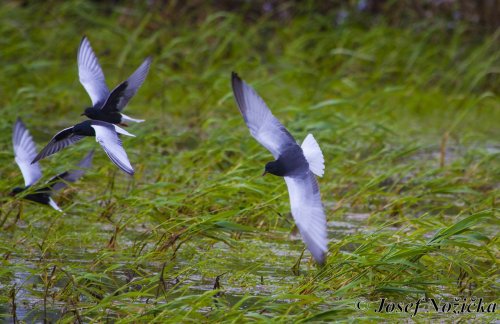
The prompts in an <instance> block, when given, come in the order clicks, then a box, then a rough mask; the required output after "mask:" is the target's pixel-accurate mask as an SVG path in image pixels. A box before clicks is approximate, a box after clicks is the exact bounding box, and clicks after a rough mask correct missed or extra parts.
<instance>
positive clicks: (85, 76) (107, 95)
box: [77, 36, 151, 126]
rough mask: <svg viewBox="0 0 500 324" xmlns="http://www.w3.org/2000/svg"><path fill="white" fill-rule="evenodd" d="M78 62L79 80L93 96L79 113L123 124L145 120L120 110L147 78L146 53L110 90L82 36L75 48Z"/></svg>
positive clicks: (86, 41)
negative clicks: (137, 64) (89, 102)
mask: <svg viewBox="0 0 500 324" xmlns="http://www.w3.org/2000/svg"><path fill="white" fill-rule="evenodd" d="M77 62H78V76H79V79H80V83H81V84H82V85H83V87H84V88H85V90H86V91H87V93H88V94H89V96H90V99H91V100H92V107H88V108H86V109H85V111H84V113H83V114H82V116H83V115H85V116H87V117H88V118H90V119H95V120H102V121H105V122H108V123H112V124H121V125H123V126H127V124H126V123H127V122H136V123H140V122H143V121H144V120H143V119H135V118H131V117H129V116H127V115H125V114H123V113H122V111H123V109H124V108H125V106H126V105H127V103H128V102H129V101H130V99H132V97H133V96H134V95H135V93H136V92H137V90H138V89H139V87H140V86H141V85H142V83H143V82H144V80H145V79H146V76H147V75H148V71H149V66H150V64H151V57H147V58H146V59H145V60H144V62H142V64H141V65H140V66H139V67H138V68H137V70H135V72H134V73H132V75H131V76H130V77H129V78H128V79H127V80H125V81H123V82H122V83H120V84H119V85H118V86H117V87H116V88H115V89H113V91H111V92H109V89H108V86H107V85H106V80H105V78H104V73H103V72H102V69H101V66H100V65H99V61H98V60H97V57H96V55H95V53H94V51H93V50H92V47H91V46H90V42H89V40H88V39H87V37H85V36H84V37H83V38H82V41H81V42H80V47H79V48H78V55H77Z"/></svg>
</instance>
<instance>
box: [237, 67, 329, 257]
mask: <svg viewBox="0 0 500 324" xmlns="http://www.w3.org/2000/svg"><path fill="white" fill-rule="evenodd" d="M232 86H233V93H234V96H235V98H236V103H237V104H238V108H239V109H240V112H241V114H242V115H243V119H244V120H245V123H246V124H247V126H248V128H249V129H250V134H252V136H253V137H254V138H255V139H256V140H257V141H258V142H259V143H260V144H261V145H262V146H264V147H265V148H267V149H268V150H269V151H270V152H271V153H272V155H273V156H274V158H275V159H276V160H275V161H272V162H269V163H267V164H266V166H265V170H264V174H263V175H265V174H266V173H271V174H274V175H277V176H280V177H284V179H285V182H286V184H287V187H288V193H289V195H290V205H291V209H292V215H293V218H294V220H295V223H296V224H297V227H298V228H299V231H300V234H301V235H302V239H303V240H304V242H305V243H306V245H307V248H308V249H309V251H310V252H311V254H312V255H313V257H314V259H315V260H316V262H318V263H319V264H323V263H324V262H325V256H326V252H327V250H328V248H327V244H328V239H327V232H326V217H325V213H324V211H323V205H322V203H321V197H320V192H319V187H318V183H317V181H316V177H315V176H314V175H317V176H323V173H324V169H325V166H324V159H323V153H322V152H321V149H320V148H319V145H318V143H317V142H316V140H315V139H314V137H313V136H312V135H311V134H309V135H307V137H306V138H305V140H304V142H303V143H302V146H299V145H298V144H297V142H296V141H295V139H294V138H293V136H292V135H291V134H290V133H289V132H288V130H287V129H286V128H285V127H284V126H283V125H282V124H281V123H280V122H279V121H278V120H277V119H276V118H275V117H274V116H273V114H272V113H271V111H270V110H269V108H268V107H267V106H266V104H265V102H264V101H263V100H262V98H261V97H259V95H258V94H257V93H256V92H255V90H254V89H252V88H251V87H250V86H249V85H248V84H246V83H245V82H244V81H243V80H241V79H240V78H239V77H238V75H237V74H236V73H234V72H233V73H232Z"/></svg>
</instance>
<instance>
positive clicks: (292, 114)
mask: <svg viewBox="0 0 500 324" xmlns="http://www.w3.org/2000/svg"><path fill="white" fill-rule="evenodd" d="M55 4H56V5H55ZM153 9H155V10H151V9H149V10H148V8H147V6H146V5H145V4H143V5H140V6H137V7H130V6H128V5H124V4H116V6H115V7H109V6H103V5H99V4H97V3H92V2H87V1H68V2H64V3H58V2H51V5H48V6H47V5H43V4H36V3H34V4H29V5H26V6H21V5H19V3H17V2H6V3H4V4H3V5H1V6H0V20H1V21H2V24H1V25H0V29H1V34H2V35H3V37H2V38H1V39H0V48H1V50H0V60H1V62H2V67H1V69H2V73H1V74H0V79H1V80H0V93H2V94H3V95H2V96H1V98H0V104H1V107H2V112H3V118H2V119H1V120H0V129H1V133H2V134H3V135H2V137H1V138H0V149H1V152H0V159H1V161H2V163H1V170H2V171H1V174H2V177H1V179H0V188H1V192H3V193H5V195H6V194H7V193H8V192H9V191H10V189H11V188H12V187H13V186H15V185H19V184H21V183H22V176H21V173H20V172H19V170H18V168H17V166H16V165H15V163H14V160H13V152H12V146H11V145H12V144H11V128H12V124H13V123H14V120H15V118H16V117H18V116H20V117H22V118H23V120H24V121H25V123H26V124H27V126H28V128H29V129H30V131H31V133H32V134H33V136H34V138H35V141H36V142H37V143H38V145H39V147H42V145H43V144H44V143H46V142H47V141H48V140H49V139H50V137H51V136H52V135H53V134H54V133H55V132H56V131H57V130H59V129H61V128H63V127H68V126H69V125H72V124H74V123H75V122H77V121H80V120H81V119H79V117H78V115H79V114H80V113H81V110H82V109H83V107H85V106H86V105H87V104H88V103H89V99H88V97H87V95H86V93H85V91H84V90H83V88H82V87H81V85H80V84H79V83H78V78H77V67H76V59H75V58H76V50H77V47H78V44H79V42H80V39H81V37H82V35H87V36H88V37H89V39H90V41H91V43H92V46H93V48H94V50H95V51H96V53H97V55H98V57H99V59H100V63H101V65H102V67H103V70H104V73H105V74H106V76H107V82H108V85H109V86H111V87H113V86H114V85H115V84H117V83H118V82H120V81H121V80H123V79H125V78H126V77H127V76H128V75H129V74H130V73H131V72H132V71H133V70H134V69H135V68H136V67H137V66H138V65H139V64H140V62H142V60H143V59H144V57H146V56H148V55H153V57H154V62H153V66H152V69H151V71H150V74H149V76H148V78H147V80H146V82H145V84H144V85H143V87H142V88H141V89H140V90H139V92H138V93H137V95H136V96H135V98H134V99H133V100H132V101H131V103H130V105H129V107H128V108H127V112H128V113H127V114H130V115H131V116H133V117H137V118H144V119H146V122H145V123H143V124H140V125H136V126H133V127H130V129H129V130H130V131H131V132H132V133H134V134H136V135H137V138H134V139H126V141H125V142H124V145H125V147H126V150H127V152H128V154H129V157H130V160H131V162H132V164H133V165H134V167H135V168H136V170H137V173H136V175H135V177H134V178H133V179H131V178H129V177H127V176H125V175H124V174H122V173H120V172H119V171H117V170H116V168H115V166H114V165H112V164H111V163H110V161H109V160H108V158H107V157H106V156H105V154H104V153H103V152H100V151H99V152H100V153H98V154H96V158H95V162H94V167H93V169H92V170H91V171H90V172H88V174H87V175H86V176H85V178H84V179H83V180H82V181H80V182H79V183H77V184H75V185H74V186H72V187H71V188H70V189H68V190H66V191H64V192H63V193H62V194H61V195H58V196H57V197H56V198H57V199H56V200H57V201H58V202H59V203H60V204H61V206H63V209H64V210H65V211H66V214H65V215H61V214H58V213H55V212H53V211H51V210H49V209H47V208H42V207H39V206H37V205H32V204H27V203H25V204H24V205H25V206H24V212H23V215H22V216H21V218H22V221H21V223H19V224H18V225H17V226H15V227H13V228H10V229H8V230H3V231H2V232H1V234H0V240H1V243H2V244H0V253H1V255H2V256H3V258H2V259H3V260H2V261H1V262H2V267H0V292H1V294H0V295H1V296H2V297H0V301H1V302H2V303H0V304H4V305H5V306H0V313H2V316H3V318H11V314H10V313H9V312H10V310H11V306H10V304H9V303H11V300H12V299H11V297H9V296H11V295H10V292H11V291H14V292H16V296H17V300H18V301H22V300H23V299H24V301H25V302H26V303H27V304H28V305H29V307H28V308H29V309H32V312H31V313H30V314H28V315H26V316H25V317H24V319H25V320H27V321H30V320H41V319H43V318H44V316H45V315H44V313H43V312H42V310H43V309H44V306H43V302H42V301H43V300H44V296H45V300H46V305H48V306H46V308H48V309H49V312H48V315H46V316H47V317H50V318H53V319H61V320H62V322H74V321H95V322H99V321H106V320H109V319H113V320H116V321H118V322H137V321H140V322H146V321H156V322H162V321H166V320H169V321H172V322H179V321H195V320H202V321H207V320H208V321H223V320H225V321H242V320H255V321H265V320H270V319H273V320H275V321H277V322H281V321H308V320H325V321H326V320H350V319H353V318H359V319H364V320H367V321H375V320H385V321H388V320H394V319H397V320H401V319H407V318H408V314H380V313H376V312H374V309H375V308H376V305H378V303H379V300H380V298H382V297H386V298H392V299H394V300H397V301H415V300H416V299H417V298H421V297H438V298H445V299H446V298H448V299H450V298H452V297H450V296H480V297H484V298H485V299H487V300H488V301H495V300H496V301H498V294H497V291H498V261H497V259H498V253H499V252H498V237H497V234H498V208H497V201H498V194H499V186H498V184H499V180H500V165H499V162H498V161H499V159H498V157H499V152H500V151H499V149H500V143H499V142H498V138H499V135H500V131H499V127H498V122H499V120H500V109H499V108H500V106H499V104H498V103H499V100H498V89H499V83H500V82H499V79H498V72H499V58H500V57H499V56H500V51H499V47H498V44H499V37H500V34H499V33H498V32H497V33H493V34H488V35H471V33H470V31H469V29H468V26H466V25H463V26H461V25H458V26H456V28H454V29H452V30H449V29H444V28H443V26H442V24H440V23H436V24H435V25H434V24H429V25H428V26H425V28H421V26H419V27H418V28H411V27H405V28H397V27H391V26H389V25H387V24H385V23H384V22H380V23H378V24H376V25H374V26H372V27H370V28H366V27H362V26H360V25H358V24H354V23H350V22H349V21H347V22H345V23H344V24H342V25H338V24H336V23H334V19H333V17H332V16H329V15H318V14H314V13H307V12H306V13H304V14H303V15H297V16H294V17H293V18H291V19H285V20H281V19H277V18H276V17H274V16H272V15H263V16H260V17H253V18H251V19H249V18H248V17H247V18H245V17H244V16H243V15H239V14H237V13H235V12H224V11H217V12H213V11H211V10H210V7H208V6H207V8H200V9H199V10H201V11H202V10H204V9H206V10H207V14H206V15H204V16H201V15H199V13H200V12H199V11H196V12H193V13H192V16H191V15H190V13H189V11H182V12H181V13H180V14H182V15H181V16H176V14H175V12H173V11H172V10H170V8H169V7H168V5H166V7H165V8H162V9H161V10H159V9H158V10H157V8H153ZM201 17H202V18H201ZM231 71H236V72H238V73H239V74H240V75H241V76H242V77H243V78H244V79H245V80H246V81H248V82H249V83H251V84H252V85H253V86H254V87H255V88H256V90H257V91H258V92H259V93H260V95H261V96H262V97H263V98H264V100H265V101H266V102H267V103H268V105H269V107H270V108H271V109H272V110H273V112H274V114H275V116H276V117H277V118H278V119H280V120H281V121H282V122H283V123H284V124H285V125H286V126H287V127H288V129H289V130H290V131H291V133H292V134H293V135H294V136H296V138H297V140H298V141H302V140H303V138H305V136H306V135H307V134H308V133H309V132H312V133H314V135H315V137H316V138H317V140H318V142H319V143H320V145H321V147H322V149H323V153H324V155H325V160H326V170H325V171H326V172H325V177H324V178H321V179H320V180H319V182H320V187H321V191H322V197H323V201H324V204H325V207H326V213H327V217H328V220H329V221H330V222H331V223H330V224H331V226H330V230H331V243H330V252H329V258H328V263H327V265H326V266H325V267H324V268H321V269H320V268H316V266H314V264H313V263H312V262H311V261H310V257H309V254H308V252H306V253H305V255H304V258H303V262H302V264H301V266H300V270H301V271H300V274H299V275H298V276H295V275H293V273H292V270H291V268H292V266H293V265H294V263H295V261H296V259H297V258H299V256H300V253H301V252H302V249H303V244H302V242H301V241H300V240H290V239H289V237H288V236H289V235H288V234H289V233H290V232H292V228H293V225H292V224H293V222H292V221H291V218H290V216H289V202H288V195H287V193H286V187H285V185H284V183H283V181H282V180H281V179H278V178H273V177H271V178H267V177H266V178H261V177H260V174H261V172H262V168H263V165H264V163H265V162H267V161H269V160H270V159H271V155H270V154H269V153H268V152H267V151H265V149H263V148H262V147H261V146H260V145H259V144H258V143H256V142H255V141H254V140H253V139H252V138H251V137H250V136H249V133H248V130H247V128H246V126H245V124H244V122H243V120H242V118H241V116H240V115H239V113H238V110H237V108H236V106H235V103H234V100H233V98H232V93H231V89H230V84H229V78H230V72H231ZM95 145H96V144H94V143H93V141H92V140H91V139H87V140H85V141H82V143H80V144H79V145H77V146H74V147H72V148H68V149H65V150H64V151H63V152H61V153H59V154H58V155H55V156H53V157H51V158H49V159H46V160H44V161H43V163H42V168H43V170H44V172H45V173H44V176H45V178H46V179H48V178H49V177H51V176H52V175H53V174H55V173H56V172H59V171H62V170H65V169H67V168H70V167H71V166H72V165H73V164H74V163H76V162H77V161H79V160H80V159H81V157H82V156H83V155H84V154H85V152H86V151H87V149H88V148H89V147H91V146H95ZM15 203H16V202H15V201H13V200H10V199H9V200H8V199H7V198H4V199H3V205H2V216H1V217H2V219H3V218H4V217H5V216H7V217H8V218H7V221H6V224H9V223H12V222H13V220H14V218H15V214H16V212H17V209H15V207H16V206H15ZM10 209H13V211H12V212H11V214H8V212H9V210H10ZM356 216H361V217H359V219H358V218H356ZM344 223H347V224H351V226H354V229H353V230H352V231H351V232H349V231H342V230H338V227H339V226H340V225H339V224H344ZM347 229H348V230H349V229H351V227H348V228H347ZM337 230H338V231H337ZM217 276H220V277H219V283H220V286H219V288H218V289H213V287H214V285H215V282H216V278H217ZM21 278H22V280H21ZM358 301H362V302H363V304H364V305H367V306H366V308H363V309H362V310H358V309H357V308H356V303H357V302H358ZM19 305H21V304H19ZM18 307H20V306H18ZM439 315H441V314H438V315H437V316H438V317H437V318H440V319H443V318H445V317H444V316H446V315H442V316H443V317H439ZM51 316H52V317H51ZM433 316H434V317H433ZM435 316H436V314H433V313H428V314H426V313H422V314H419V315H418V317H417V319H419V318H420V319H424V318H425V319H430V318H435ZM454 316H455V317H451V319H452V320H471V319H474V318H475V317H476V316H477V314H473V313H472V314H458V315H454ZM487 316H494V315H492V314H489V315H486V316H485V317H483V318H482V319H484V320H491V319H493V318H494V317H487Z"/></svg>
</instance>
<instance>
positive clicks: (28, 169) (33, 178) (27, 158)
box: [10, 118, 94, 211]
mask: <svg viewBox="0 0 500 324" xmlns="http://www.w3.org/2000/svg"><path fill="white" fill-rule="evenodd" d="M12 142H13V146H14V154H15V160H16V163H17V165H18V166H19V169H21V173H22V174H23V178H24V187H15V188H14V189H13V190H12V191H11V193H10V195H11V196H16V195H18V194H19V193H21V192H23V191H26V190H27V191H28V193H27V194H26V195H24V196H23V197H22V198H23V199H27V200H31V201H34V202H37V203H40V204H44V205H49V206H51V207H52V208H54V209H55V210H57V211H62V210H61V208H59V206H57V204H56V202H55V201H54V200H53V199H52V197H51V195H52V194H53V193H54V192H55V191H59V190H61V189H62V188H64V187H66V186H67V183H68V182H75V181H76V180H78V179H79V178H81V177H82V176H83V174H84V173H85V171H84V170H83V169H84V168H89V167H90V166H91V164H92V157H93V156H94V151H93V150H92V151H90V152H89V153H88V154H87V155H86V156H85V158H83V160H81V161H80V163H78V167H79V168H78V169H75V170H70V171H66V172H63V173H61V174H58V175H57V176H55V177H53V178H52V179H50V180H49V181H48V182H47V183H46V184H45V186H44V187H42V188H38V189H35V190H30V189H31V187H32V186H33V185H34V184H35V183H36V182H37V181H38V180H39V179H40V178H41V177H42V170H41V169H40V166H39V164H38V162H36V163H33V164H32V163H31V161H32V160H33V158H34V157H35V155H36V146H35V143H34V142H33V138H32V137H31V135H30V133H29V131H28V129H26V126H25V125H24V123H23V122H22V120H21V119H20V118H18V119H17V120H16V123H15V124H14V129H13V133H12Z"/></svg>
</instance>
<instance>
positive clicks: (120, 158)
mask: <svg viewBox="0 0 500 324" xmlns="http://www.w3.org/2000/svg"><path fill="white" fill-rule="evenodd" d="M118 133H120V134H123V135H127V136H135V135H132V134H130V133H129V132H127V131H126V130H124V129H123V128H120V127H118V126H117V125H113V124H110V123H107V122H103V121H100V120H86V121H84V122H81V123H79V124H76V125H75V126H72V127H68V128H65V129H63V130H62V131H60V132H59V133H57V134H56V135H54V137H52V139H51V140H50V142H49V143H48V144H47V145H46V146H45V147H44V148H43V149H42V150H41V151H40V153H38V155H37V156H36V157H35V158H34V159H33V161H32V162H31V163H36V162H37V161H38V160H41V159H43V158H45V157H47V156H49V155H52V154H54V153H56V152H59V151H60V150H62V149H63V148H65V147H66V146H68V145H71V144H73V143H76V142H78V141H79V140H81V139H82V138H84V137H85V136H94V137H95V139H96V141H97V142H99V144H101V146H102V148H103V149H104V151H105V152H106V154H107V155H108V157H109V158H110V159H111V161H113V163H114V164H116V166H118V167H119V168H120V169H122V170H123V171H124V172H126V173H128V174H130V175H133V174H134V169H133V168H132V166H131V165H130V161H129V160H128V156H127V153H126V152H125V150H124V149H123V146H122V141H121V140H120V138H119V137H118Z"/></svg>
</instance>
